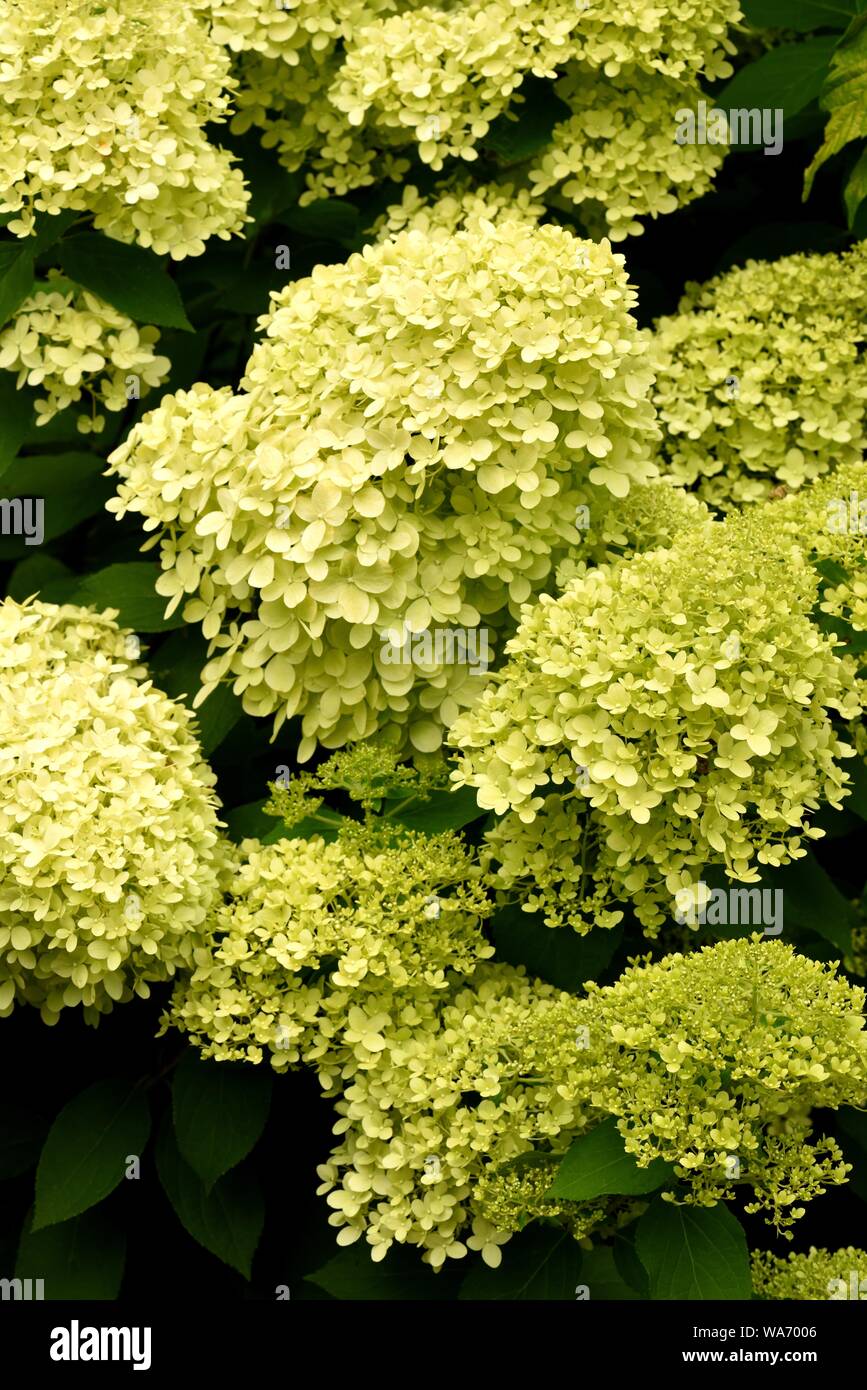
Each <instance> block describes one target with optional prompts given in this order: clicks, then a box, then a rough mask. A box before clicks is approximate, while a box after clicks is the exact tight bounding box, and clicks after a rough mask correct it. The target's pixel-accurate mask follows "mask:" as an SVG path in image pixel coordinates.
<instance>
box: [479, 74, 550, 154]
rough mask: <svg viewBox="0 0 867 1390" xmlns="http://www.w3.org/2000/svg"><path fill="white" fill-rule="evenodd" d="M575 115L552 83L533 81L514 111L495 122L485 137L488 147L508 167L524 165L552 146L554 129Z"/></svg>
mask: <svg viewBox="0 0 867 1390" xmlns="http://www.w3.org/2000/svg"><path fill="white" fill-rule="evenodd" d="M571 115H572V111H571V109H570V108H569V107H568V106H567V105H566V103H565V102H564V101H561V100H560V98H559V97H558V96H556V95H555V94H554V92H553V91H552V89H551V84H550V82H544V81H542V80H541V79H538V78H537V79H533V78H531V79H529V80H528V81H527V82H525V83H524V84H523V86H522V88H521V91H520V94H519V97H518V98H517V99H516V100H515V102H514V105H513V107H512V109H511V110H510V111H507V112H504V113H503V115H502V116H498V117H497V118H496V120H495V121H493V123H492V125H491V128H490V130H489V131H488V133H487V135H486V136H485V137H484V145H485V148H486V149H487V150H490V151H491V153H492V154H494V155H495V156H496V158H497V162H498V163H499V164H500V165H501V166H503V167H505V168H508V167H510V166H511V165H513V164H523V162H524V161H525V160H527V159H532V158H533V156H534V155H537V154H539V153H540V151H541V150H544V149H546V148H547V146H548V145H550V143H551V136H552V134H553V132H554V127H555V126H556V125H558V124H559V123H560V122H561V121H568V120H569V117H570V116H571Z"/></svg>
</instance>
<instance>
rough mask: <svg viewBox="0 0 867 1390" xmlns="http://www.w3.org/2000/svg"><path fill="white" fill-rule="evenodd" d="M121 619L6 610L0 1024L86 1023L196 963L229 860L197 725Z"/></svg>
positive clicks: (68, 609) (2, 630)
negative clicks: (23, 1010)
mask: <svg viewBox="0 0 867 1390" xmlns="http://www.w3.org/2000/svg"><path fill="white" fill-rule="evenodd" d="M115 616H116V614H114V613H113V612H112V611H111V610H109V611H107V612H105V613H94V612H90V611H88V610H87V609H83V608H76V607H73V606H62V607H57V606H55V605H54V604H47V603H32V602H31V603H25V604H18V603H15V602H14V601H13V600H12V599H8V598H7V599H6V600H5V601H4V602H3V603H2V604H0V666H2V670H3V681H2V685H0V788H2V791H0V869H2V872H0V1015H2V1016H4V1017H5V1016H7V1015H8V1014H10V1013H11V1012H12V1009H13V1008H14V1006H15V1004H16V1002H17V1003H27V1004H33V1005H36V1006H38V1007H39V1008H40V1009H41V1012H42V1017H43V1019H44V1021H45V1022H46V1023H55V1022H56V1021H57V1018H58V1016H59V1014H60V1012H61V1010H63V1009H64V1008H73V1007H77V1006H81V1007H82V1008H83V1010H84V1014H85V1017H86V1018H87V1019H88V1021H95V1020H96V1019H97V1018H98V1016H99V1014H101V1013H107V1012H109V1011H110V1009H111V1008H112V1005H113V1003H115V1002H123V1001H126V1000H128V999H130V998H132V996H133V994H136V995H139V996H140V997H142V998H146V997H147V995H148V992H149V990H148V982H149V981H155V980H166V979H169V978H171V976H172V975H173V974H174V973H175V971H176V970H177V968H178V967H179V966H180V965H184V964H189V963H190V962H191V947H192V943H193V941H194V940H195V938H196V933H197V932H198V931H199V929H200V928H201V926H202V924H203V922H204V920H205V918H206V916H207V915H208V913H209V912H210V910H211V909H212V907H213V905H214V901H215V898H216V896H217V891H218V872H219V867H220V863H221V858H222V851H221V848H220V841H219V836H218V821H217V806H216V800H215V797H214V792H213V784H214V777H213V774H212V773H211V771H210V769H209V768H208V767H207V766H206V765H205V763H204V762H203V760H202V756H201V752H200V750H199V746H198V743H197V741H196V738H195V737H194V734H193V731H192V729H191V720H192V716H191V715H190V713H189V711H188V710H186V709H185V708H184V707H183V706H182V705H179V704H176V703H175V702H174V701H172V700H170V699H169V698H168V696H166V695H164V694H163V693H162V692H161V691H159V690H156V689H155V688H154V687H153V685H152V683H151V682H150V681H149V680H147V679H145V674H146V673H145V670H144V668H143V667H142V666H141V665H140V664H139V663H138V660H137V656H135V655H133V653H134V652H135V651H136V650H137V640H136V639H134V638H131V637H130V636H129V634H125V633H124V632H123V631H122V630H120V629H119V628H118V626H117V624H116V623H115V621H114V618H115Z"/></svg>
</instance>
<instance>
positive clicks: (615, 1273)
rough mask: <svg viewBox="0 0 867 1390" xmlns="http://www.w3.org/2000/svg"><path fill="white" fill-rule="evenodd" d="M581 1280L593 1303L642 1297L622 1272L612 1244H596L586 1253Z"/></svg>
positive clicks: (615, 1301)
mask: <svg viewBox="0 0 867 1390" xmlns="http://www.w3.org/2000/svg"><path fill="white" fill-rule="evenodd" d="M581 1281H582V1283H584V1284H586V1285H587V1292H588V1297H589V1299H590V1301H591V1303H620V1302H622V1301H626V1300H629V1299H638V1298H640V1297H641V1295H640V1294H639V1293H637V1292H636V1290H635V1289H634V1288H633V1287H632V1285H631V1284H628V1283H627V1282H626V1280H625V1279H624V1277H623V1275H622V1274H621V1273H620V1270H619V1268H618V1266H617V1261H616V1259H615V1256H614V1251H613V1250H612V1248H611V1246H610V1245H596V1246H594V1247H593V1249H592V1250H590V1251H588V1252H587V1253H586V1254H585V1255H584V1261H583V1264H582V1266H581Z"/></svg>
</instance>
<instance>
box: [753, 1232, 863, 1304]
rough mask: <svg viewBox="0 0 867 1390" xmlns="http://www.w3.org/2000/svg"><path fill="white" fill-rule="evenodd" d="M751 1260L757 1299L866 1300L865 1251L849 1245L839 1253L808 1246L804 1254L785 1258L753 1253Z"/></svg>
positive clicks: (792, 1252)
mask: <svg viewBox="0 0 867 1390" xmlns="http://www.w3.org/2000/svg"><path fill="white" fill-rule="evenodd" d="M751 1260H752V1269H753V1289H754V1291H755V1292H756V1293H757V1294H758V1296H759V1298H769V1299H770V1298H780V1299H799V1300H802V1299H803V1300H810V1301H815V1302H818V1301H820V1300H822V1299H829V1300H831V1301H833V1302H842V1301H843V1300H844V1299H850V1298H854V1299H859V1300H860V1299H863V1298H867V1251H864V1250H858V1249H856V1248H855V1246H853V1245H847V1246H844V1247H843V1249H841V1250H818V1249H817V1248H816V1246H815V1245H811V1246H810V1249H809V1250H808V1251H807V1253H806V1254H800V1253H798V1252H796V1251H794V1250H793V1251H791V1253H790V1254H789V1255H786V1256H782V1255H772V1254H771V1252H770V1251H769V1250H754V1251H753V1253H752V1256H751ZM862 1290H863V1291H862Z"/></svg>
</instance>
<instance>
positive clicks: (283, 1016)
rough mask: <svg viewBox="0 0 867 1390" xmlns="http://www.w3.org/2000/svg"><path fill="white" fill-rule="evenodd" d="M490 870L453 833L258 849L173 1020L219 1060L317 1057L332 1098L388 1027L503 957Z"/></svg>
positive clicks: (240, 868)
mask: <svg viewBox="0 0 867 1390" xmlns="http://www.w3.org/2000/svg"><path fill="white" fill-rule="evenodd" d="M490 911H491V904H490V902H489V900H488V898H487V896H486V894H485V891H484V887H483V885H482V883H481V880H480V874H479V871H478V869H477V868H476V867H475V866H474V865H473V863H472V860H471V857H470V855H469V853H468V851H467V850H466V848H465V847H464V845H463V843H462V841H461V840H460V839H459V838H458V837H457V836H456V835H454V834H452V833H447V834H443V835H436V836H429V837H426V836H424V835H422V834H420V833H418V832H414V831H409V830H401V829H400V828H399V827H393V826H389V825H385V824H383V825H382V826H378V825H377V824H376V823H375V822H372V821H370V822H366V823H357V822H349V823H347V825H346V826H345V828H344V829H343V830H342V831H341V832H340V834H339V835H338V837H337V839H336V840H334V841H333V842H331V843H330V844H326V843H325V842H324V841H323V840H322V839H321V838H320V837H318V836H315V837H314V838H312V839H309V840H300V839H299V840H293V839H286V840H279V841H277V842H276V843H275V844H272V845H260V844H259V842H258V841H256V840H245V841H244V843H243V844H242V845H241V846H240V847H239V848H238V849H237V850H236V851H235V852H234V866H233V874H232V879H231V885H230V888H229V890H228V891H227V893H226V895H225V900H224V902H223V903H222V905H220V906H219V907H218V908H217V910H216V912H215V913H214V915H213V917H212V919H211V921H210V923H209V927H208V934H207V939H206V940H205V941H204V942H203V943H202V944H201V946H199V947H197V949H196V951H195V956H194V960H195V965H194V969H193V970H192V972H191V974H190V975H189V978H187V979H185V980H183V981H182V982H180V983H179V985H178V987H177V990H176V993H175V998H174V1000H173V1003H172V1007H171V1010H170V1012H169V1014H168V1015H167V1018H166V1024H167V1025H168V1023H172V1024H174V1025H175V1026H176V1027H179V1028H181V1029H183V1030H184V1031H185V1032H188V1033H189V1034H190V1035H191V1036H192V1038H193V1040H194V1042H196V1044H197V1045H198V1046H199V1047H200V1048H201V1049H202V1051H203V1053H204V1055H205V1056H208V1057H215V1058H216V1059H217V1060H218V1061H226V1060H247V1061H251V1062H260V1061H261V1060H262V1059H263V1058H268V1059H269V1060H270V1062H271V1064H272V1065H273V1066H274V1067H275V1068H276V1069H277V1070H278V1071H280V1070H285V1069H286V1068H287V1067H288V1066H289V1065H290V1064H293V1063H296V1062H298V1061H304V1062H306V1063H308V1064H311V1065H315V1066H317V1068H318V1069H319V1074H320V1078H321V1080H322V1084H323V1086H325V1087H326V1089H328V1090H332V1089H333V1088H334V1086H335V1085H336V1079H337V1078H338V1077H339V1076H340V1075H341V1069H343V1068H347V1067H348V1068H350V1069H355V1068H358V1067H366V1066H370V1065H372V1063H373V1062H374V1061H375V1060H376V1057H377V1054H378V1052H379V1051H380V1050H381V1047H382V1044H381V1040H380V1036H379V1034H380V1027H381V1024H380V1023H377V1024H376V1025H374V1023H373V1022H372V1020H381V1023H382V1024H384V1023H386V1022H388V1021H389V1019H390V1017H391V1015H392V1013H393V1012H397V1013H399V1012H400V1010H402V1009H403V1008H404V1007H408V1006H409V1005H410V1004H411V1002H412V1000H413V999H414V998H415V997H416V996H419V997H421V998H427V997H428V996H433V995H435V994H437V993H439V992H441V991H443V990H445V989H446V987H447V985H448V984H449V981H450V980H451V979H453V978H454V977H455V975H456V974H457V975H464V974H467V973H469V972H470V971H472V969H473V968H474V966H475V964H476V962H477V961H479V960H484V959H485V958H487V957H488V956H490V955H492V954H493V947H491V946H489V945H488V944H487V942H486V941H485V939H484V936H483V935H482V932H481V923H482V920H483V919H484V918H485V917H486V916H487V915H488V914H489V913H490Z"/></svg>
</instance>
